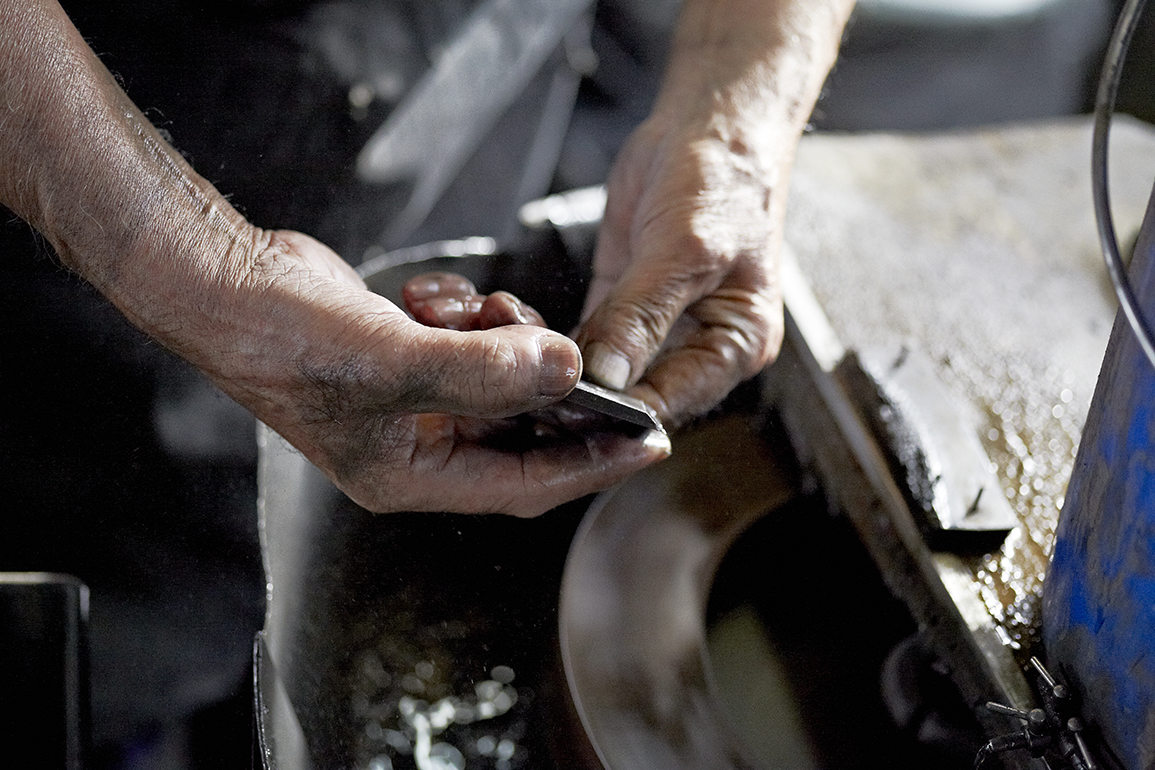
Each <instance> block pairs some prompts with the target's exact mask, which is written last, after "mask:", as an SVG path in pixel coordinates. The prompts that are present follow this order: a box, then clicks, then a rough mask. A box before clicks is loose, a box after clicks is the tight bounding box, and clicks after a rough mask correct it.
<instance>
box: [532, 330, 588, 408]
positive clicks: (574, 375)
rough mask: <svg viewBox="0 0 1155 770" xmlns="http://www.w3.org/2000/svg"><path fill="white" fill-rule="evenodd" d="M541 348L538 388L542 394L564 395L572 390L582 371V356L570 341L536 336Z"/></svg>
mask: <svg viewBox="0 0 1155 770" xmlns="http://www.w3.org/2000/svg"><path fill="white" fill-rule="evenodd" d="M537 345H538V348H539V349H540V350H541V365H542V366H541V380H540V382H539V385H538V387H539V389H540V390H541V393H542V395H544V396H564V395H565V394H566V393H569V392H570V391H571V390H573V386H574V385H576V384H577V380H578V378H579V377H580V376H581V373H582V358H581V354H580V353H578V349H577V346H576V345H574V344H573V343H572V342H568V341H564V340H558V339H553V338H552V337H543V338H538V341H537Z"/></svg>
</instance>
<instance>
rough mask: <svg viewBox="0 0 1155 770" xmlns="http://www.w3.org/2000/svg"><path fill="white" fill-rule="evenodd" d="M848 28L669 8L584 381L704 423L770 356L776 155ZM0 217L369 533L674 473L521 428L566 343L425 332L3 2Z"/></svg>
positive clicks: (608, 252)
mask: <svg viewBox="0 0 1155 770" xmlns="http://www.w3.org/2000/svg"><path fill="white" fill-rule="evenodd" d="M849 7H850V2H849V0H686V2H685V5H684V8H683V14H682V18H681V21H680V22H679V28H678V31H677V34H676V39H675V41H674V45H673V47H672V53H671V63H670V67H669V73H668V75H667V80H666V84H665V86H664V87H663V90H662V93H661V94H660V95H659V99H658V102H657V104H656V106H655V109H654V113H653V115H652V116H651V118H650V119H649V120H647V121H646V123H645V124H644V125H643V126H642V127H640V128H639V130H638V132H637V134H636V135H635V137H634V138H633V139H632V140H631V142H630V144H629V147H627V149H626V150H625V152H624V153H623V156H622V159H621V161H620V162H619V163H618V166H617V168H616V170H615V171H614V174H613V179H612V180H611V181H610V202H609V210H608V211H607V215H606V220H605V224H604V228H603V233H602V237H601V240H600V242H599V246H598V252H597V257H596V263H597V264H596V270H597V281H596V286H595V291H594V294H593V295H592V296H591V304H590V307H591V309H592V310H591V313H590V315H589V317H588V319H587V320H586V322H585V323H584V325H583V327H582V329H581V331H580V334H579V336H578V344H580V345H581V349H582V350H583V351H584V353H585V359H586V360H585V363H586V366H587V369H588V370H589V373H590V374H591V376H592V377H593V378H594V379H596V380H600V381H602V382H603V383H604V384H608V385H610V386H612V387H619V388H626V387H633V388H634V390H635V391H636V392H637V395H639V396H641V397H642V398H643V399H645V400H647V401H649V403H650V404H651V405H652V406H654V407H655V409H656V410H657V411H658V413H659V415H660V416H661V417H662V418H663V420H664V421H665V422H669V423H676V422H678V421H680V420H682V419H685V418H686V417H688V416H691V415H693V414H695V413H698V412H701V411H703V410H704V409H706V408H708V407H709V406H710V405H711V404H713V403H716V402H717V401H718V400H720V399H721V398H722V397H723V396H724V395H725V393H726V392H728V390H729V389H730V388H731V387H733V385H734V383H736V382H737V381H738V380H740V379H741V378H742V377H745V376H748V375H749V374H751V373H752V372H753V371H756V370H757V369H758V368H760V367H761V366H762V365H763V364H764V363H765V362H766V361H768V360H769V359H770V358H771V357H772V356H773V354H774V351H775V350H776V348H777V344H778V340H779V338H780V336H781V312H780V299H779V297H778V295H777V290H776V286H775V280H774V261H775V255H776V250H777V244H778V242H779V241H780V239H781V215H782V205H783V200H784V194H785V186H786V178H787V176H788V169H789V165H790V159H791V156H792V148H793V146H794V143H795V142H796V140H797V138H798V135H799V133H800V132H801V130H802V127H803V125H804V123H805V120H806V116H807V115H808V114H809V111H810V108H811V106H812V105H813V102H814V99H815V98H816V96H817V93H818V89H819V87H820V85H821V82H822V79H823V77H824V76H825V73H826V71H827V70H828V69H829V66H830V64H831V62H832V61H833V57H834V52H835V50H836V48H837V42H838V38H839V32H840V30H841V27H842V24H843V23H844V22H845V17H846V14H847V13H848V12H849ZM0 203H3V204H4V205H5V206H7V207H8V208H10V209H11V210H12V211H14V212H15V213H16V214H17V215H18V216H20V217H22V218H23V219H24V220H26V221H27V222H29V223H30V224H31V225H32V226H34V227H35V228H36V229H37V230H39V231H40V232H41V233H42V234H43V235H44V237H45V238H46V239H47V240H48V241H49V242H50V243H51V244H52V246H53V248H54V249H55V250H56V252H57V254H58V255H59V256H60V258H61V260H62V261H63V262H64V263H65V264H66V265H68V266H69V267H70V268H71V269H73V270H75V271H76V272H77V273H78V274H80V275H81V276H83V277H84V278H85V279H86V280H88V281H90V282H91V283H92V284H93V285H94V286H96V288H97V289H99V290H100V291H101V292H102V293H104V295H105V296H107V297H108V298H109V300H111V301H112V302H113V303H114V304H115V305H116V306H117V307H118V308H119V309H120V310H121V311H122V312H123V313H124V314H125V315H126V316H127V317H128V318H129V319H130V320H131V321H133V322H134V323H135V324H137V325H138V326H139V327H140V328H141V329H143V330H144V331H145V332H147V333H149V334H150V335H152V336H153V337H154V338H155V339H157V340H158V341H159V342H161V343H162V344H164V345H165V346H167V347H169V348H170V349H172V350H174V351H175V352H177V353H178V354H180V355H182V356H184V357H185V358H186V359H188V360H189V361H191V362H192V363H193V364H195V365H196V366H198V367H200V368H201V369H202V370H203V371H205V372H206V373H207V374H208V375H209V376H210V377H211V378H212V379H213V380H214V381H215V382H216V383H217V384H218V385H219V386H220V387H221V388H222V389H223V390H224V391H225V392H226V393H228V394H229V395H230V396H232V397H233V398H234V399H236V400H237V401H238V402H239V403H241V404H242V405H244V406H245V407H246V408H248V409H249V410H250V411H251V412H252V413H253V414H255V415H256V416H257V417H258V418H259V419H261V420H263V421H264V422H265V423H267V424H268V425H269V426H270V427H272V428H273V429H274V430H276V431H277V432H279V433H280V434H281V435H282V436H284V437H285V438H286V439H287V440H288V441H290V442H291V443H293V444H294V446H296V447H297V448H298V449H300V450H301V452H302V453H303V454H304V455H305V456H306V457H308V458H309V460H311V461H312V462H313V463H314V464H315V465H317V467H319V468H320V469H321V470H322V471H323V472H325V473H326V474H327V475H328V476H329V478H331V479H332V480H333V481H334V483H336V484H337V485H338V487H340V488H341V489H342V490H344V491H345V492H346V493H347V494H348V495H349V496H350V497H351V498H352V499H353V500H355V501H356V502H358V503H360V504H361V505H363V506H365V507H366V508H369V509H371V510H375V511H395V510H446V511H462V512H482V511H501V512H505V513H510V514H515V515H522V516H529V515H534V514H537V513H541V512H543V511H545V510H548V509H549V508H551V507H554V506H556V505H558V504H560V503H562V502H564V501H566V500H570V499H573V498H576V497H579V496H581V495H584V494H586V493H588V492H592V491H595V490H598V489H603V488H605V487H607V486H609V485H611V484H613V483H615V482H617V481H619V480H621V479H624V478H625V477H627V476H628V475H630V474H631V473H633V472H635V471H636V470H638V469H639V468H641V467H644V466H645V465H647V464H649V463H651V462H654V461H655V460H658V459H660V458H662V457H664V456H666V454H668V452H669V443H668V441H667V440H665V439H664V437H663V436H655V435H652V434H651V435H648V436H643V437H640V438H636V439H630V438H626V437H624V436H621V435H618V434H615V433H613V432H607V431H590V432H587V433H581V432H577V431H566V430H555V431H552V432H551V431H549V430H539V429H538V428H536V427H534V428H532V429H530V430H528V431H527V430H525V426H526V425H527V422H526V420H523V419H518V420H513V421H512V423H511V421H510V419H509V418H510V417H511V416H514V415H519V414H524V413H528V412H537V411H539V410H541V409H542V408H543V407H546V406H549V405H551V404H554V403H555V402H557V401H558V400H559V399H560V398H562V397H563V396H564V394H565V393H566V392H567V391H568V390H569V389H570V388H572V387H573V386H574V384H575V383H576V382H577V380H578V378H579V376H580V375H581V372H582V366H583V361H582V358H581V356H579V353H578V347H577V346H576V345H575V344H574V342H573V341H571V340H569V339H568V338H566V337H564V336H563V335H561V334H558V333H556V332H552V331H549V330H547V329H543V328H541V327H539V326H536V325H535V324H534V322H533V320H532V316H530V315H528V313H526V314H524V315H522V313H523V309H519V308H518V306H517V304H516V303H515V302H513V301H512V300H511V299H510V298H508V297H501V296H499V297H498V298H497V299H492V298H490V299H486V300H483V301H482V302H481V304H480V305H479V306H478V307H477V309H476V312H474V309H473V307H472V306H470V307H466V306H464V305H463V306H461V307H460V308H456V309H449V308H436V309H430V308H431V305H430V303H429V302H428V301H426V303H425V305H426V310H425V311H422V312H428V313H429V315H427V316H425V317H424V318H426V319H432V320H434V321H436V322H437V323H436V324H435V325H433V326H431V325H427V324H425V323H419V322H418V321H414V320H412V319H410V318H409V317H408V316H407V315H406V314H405V313H404V312H403V311H402V310H401V309H400V308H397V307H396V306H394V305H393V304H392V303H390V302H388V301H387V300H385V299H383V298H381V297H377V296H375V295H373V294H371V293H369V292H367V291H366V290H365V288H364V286H363V285H362V284H361V282H360V281H359V280H358V279H357V277H356V275H355V274H354V273H353V272H352V271H351V270H350V269H349V268H348V266H347V265H345V264H344V263H343V262H342V261H341V260H340V259H339V258H338V257H337V255H336V254H334V253H333V252H332V251H331V250H329V249H328V248H326V247H325V246H323V245H322V244H320V243H318V242H316V241H314V240H313V239H311V238H308V237H307V236H304V235H302V234H300V233H293V232H287V231H280V232H268V231H265V230H261V229H259V228H257V227H255V226H253V225H252V224H250V223H249V222H247V221H246V220H245V219H244V218H243V217H242V216H241V215H240V214H239V213H237V211H236V210H235V209H233V207H232V206H231V205H230V204H229V202H228V201H227V200H226V199H225V198H224V197H223V196H222V195H221V194H220V193H219V192H218V191H217V190H216V189H215V188H214V187H213V186H212V185H211V184H209V183H208V182H207V181H206V180H205V179H203V178H202V177H200V176H199V175H198V174H197V173H196V172H195V171H193V169H192V168H191V167H189V165H188V164H187V163H186V162H185V160H184V159H183V158H182V157H181V156H180V155H179V153H177V152H176V151H175V150H173V148H172V147H170V146H169V145H168V144H167V143H166V141H165V140H164V139H163V138H162V137H161V136H160V135H159V134H158V133H157V131H156V130H155V129H154V127H153V126H152V125H151V124H150V123H149V122H148V120H147V119H145V118H144V116H143V115H142V114H141V112H140V110H138V109H137V108H136V106H135V105H133V104H132V103H131V101H129V99H128V97H127V96H126V95H125V94H124V93H123V91H121V89H120V87H119V86H118V84H117V83H116V81H115V80H114V79H113V78H112V76H111V75H110V74H109V73H108V71H107V70H106V69H105V68H104V66H103V64H101V62H100V61H99V60H98V59H97V58H96V56H95V55H94V54H93V53H92V51H91V50H90V49H89V48H88V46H87V45H86V44H85V42H84V40H83V39H82V38H81V37H80V35H79V33H78V32H77V31H76V30H75V29H74V28H73V27H72V24H71V22H70V21H69V20H68V18H67V17H66V16H65V14H64V12H63V10H62V9H61V8H60V6H59V5H58V4H57V2H56V1H55V0H20V1H19V2H4V3H0ZM454 313H456V315H457V319H456V320H451V319H450V316H451V315H453V314H454ZM419 317H421V316H420V315H419ZM510 321H512V323H507V322H510ZM454 325H457V326H459V327H460V328H441V327H452V326H454ZM679 325H680V326H682V327H685V328H683V329H678V328H677V327H678V326H679ZM528 424H530V425H537V424H540V421H536V420H533V419H531V420H530V422H529V423H528ZM561 427H562V428H565V425H564V421H563V425H562V426H561Z"/></svg>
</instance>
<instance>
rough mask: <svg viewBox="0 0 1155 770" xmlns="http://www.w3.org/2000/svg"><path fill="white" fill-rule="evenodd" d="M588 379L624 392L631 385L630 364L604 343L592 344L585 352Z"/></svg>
mask: <svg viewBox="0 0 1155 770" xmlns="http://www.w3.org/2000/svg"><path fill="white" fill-rule="evenodd" d="M585 367H586V369H585V371H586V377H588V378H589V379H591V380H593V381H594V382H596V383H597V384H599V385H604V386H606V387H607V388H613V389H614V390H624V389H625V387H626V386H627V385H629V384H630V362H629V359H627V358H626V357H625V356H623V355H622V354H621V353H619V352H617V351H616V350H614V349H613V348H611V347H610V346H609V345H607V344H605V343H604V342H591V343H590V344H589V345H588V346H586V350H585Z"/></svg>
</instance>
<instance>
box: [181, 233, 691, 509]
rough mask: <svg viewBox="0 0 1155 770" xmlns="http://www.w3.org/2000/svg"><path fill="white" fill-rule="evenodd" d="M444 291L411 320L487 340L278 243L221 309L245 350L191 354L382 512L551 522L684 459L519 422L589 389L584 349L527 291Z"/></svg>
mask: <svg viewBox="0 0 1155 770" xmlns="http://www.w3.org/2000/svg"><path fill="white" fill-rule="evenodd" d="M469 288H470V289H472V287H469ZM421 291H424V295H423V296H422V297H421V298H418V297H417V294H418V293H420V292H421ZM435 293H436V284H434V283H432V282H430V281H427V282H426V283H425V284H424V286H423V287H422V286H416V287H415V286H414V285H413V284H411V285H410V288H409V289H408V290H407V295H408V299H409V300H410V307H411V309H413V310H415V311H416V314H417V315H418V316H419V317H421V316H422V313H423V312H424V318H423V320H425V321H432V322H434V323H435V324H436V326H442V327H444V326H451V325H453V323H452V322H453V321H456V322H459V324H460V325H461V327H462V328H469V329H472V330H471V331H458V330H454V329H451V328H435V327H434V326H429V325H426V324H425V323H419V322H415V321H413V320H410V319H409V317H408V316H407V315H406V314H405V313H404V312H403V311H402V310H401V309H400V308H398V307H397V306H395V305H394V304H392V303H391V302H389V301H388V300H386V299H384V298H382V297H380V296H377V295H375V294H372V293H370V292H368V291H366V290H364V287H363V284H362V283H361V281H360V280H359V278H358V277H357V276H356V274H355V273H354V272H353V271H352V270H351V269H349V267H348V266H347V265H346V264H345V263H344V262H343V261H342V260H341V259H340V258H339V257H338V256H337V255H336V254H334V253H333V252H332V251H330V250H329V249H328V248H326V247H325V246H323V245H322V244H320V243H318V242H316V241H314V240H313V239H311V238H308V237H306V236H303V235H301V234H299V233H291V232H277V233H272V234H270V235H268V236H267V242H266V243H265V244H264V245H263V247H262V248H261V249H260V251H259V253H258V257H257V264H256V269H254V270H253V271H251V273H250V278H249V279H248V280H246V281H245V282H243V283H241V284H239V285H238V286H237V288H236V290H235V291H233V292H231V296H230V299H229V304H228V306H227V307H222V308H220V309H219V313H218V315H219V316H220V317H221V318H222V319H225V320H227V321H228V331H227V334H225V335H224V336H223V337H221V339H222V340H227V341H228V345H229V347H231V348H234V349H235V352H232V353H230V351H228V350H216V351H207V353H208V354H207V355H206V351H205V350H204V349H203V348H202V349H198V350H196V351H194V352H193V353H192V355H190V357H191V358H194V359H196V360H198V361H199V362H202V365H203V366H204V368H206V369H208V370H209V371H210V373H212V374H213V375H214V377H215V379H216V380H217V381H218V383H219V384H220V385H221V387H222V388H224V389H225V390H226V391H227V392H229V394H230V395H232V396H233V397H234V398H236V399H237V400H238V401H240V402H241V403H242V404H244V405H245V406H247V407H249V408H250V409H251V410H252V411H253V412H254V413H255V414H256V415H257V416H258V417H259V418H260V419H262V420H263V421H264V422H266V423H267V424H268V425H270V426H271V427H272V428H274V429H275V430H276V431H277V432H278V433H280V434H281V435H282V436H284V437H285V438H286V439H287V440H288V441H289V442H291V443H292V444H294V445H295V446H296V447H297V448H298V449H300V450H301V451H302V452H303V453H304V454H305V455H306V456H307V457H308V458H309V459H310V460H311V461H312V462H313V463H314V464H315V465H317V466H318V467H319V468H320V469H321V470H322V471H324V472H325V473H326V475H328V476H329V477H330V478H331V479H332V480H333V481H334V482H335V483H336V484H337V486H338V487H340V488H341V489H342V490H343V491H344V492H345V493H346V494H348V495H349V496H350V497H351V498H352V499H353V500H354V501H355V502H357V503H359V504H360V505H362V506H364V507H366V508H369V509H371V510H375V511H398V510H444V511H458V512H469V513H478V512H504V513H510V514H514V515H520V516H528V515H535V514H539V513H542V512H544V511H546V510H549V509H550V508H553V507H556V506H557V505H560V504H562V503H564V502H567V501H569V500H572V499H575V498H577V497H580V496H582V495H585V494H588V493H590V492H594V491H598V490H600V489H604V488H606V487H608V486H610V485H612V484H614V483H616V482H617V481H620V480H621V479H623V478H625V477H626V476H627V475H629V474H631V473H633V472H634V471H636V470H638V469H639V468H641V467H643V466H645V465H647V464H648V463H650V462H652V461H654V460H656V459H660V458H662V457H664V456H665V455H666V454H668V453H669V445H668V441H666V440H665V439H664V437H653V438H650V439H646V438H639V439H629V438H626V437H624V436H621V435H616V434H614V433H610V432H600V433H592V434H589V435H583V436H575V435H574V434H572V433H571V434H567V435H566V436H565V437H564V439H562V438H559V436H558V435H557V434H556V432H555V431H552V430H544V431H543V430H535V429H534V422H533V421H532V420H527V419H525V418H521V417H517V416H518V415H521V414H522V413H525V412H529V411H531V410H537V409H541V408H542V407H545V406H547V405H549V404H552V403H553V402H555V401H557V400H558V399H560V398H562V397H563V396H564V395H565V394H566V393H568V392H569V390H570V389H572V388H573V386H574V385H575V384H576V383H577V381H578V378H579V377H580V375H581V357H580V355H579V353H578V349H577V346H576V345H575V344H574V343H573V342H572V341H571V340H570V339H568V338H567V337H565V336H563V335H561V334H558V333H555V332H551V331H549V330H548V329H545V328H543V327H542V325H541V319H540V316H538V315H537V314H536V313H535V312H533V311H532V310H531V309H529V308H527V307H526V306H525V305H523V304H522V303H520V301H518V300H516V298H514V297H513V296H512V295H508V294H498V295H493V296H491V297H490V298H489V299H488V300H486V301H484V302H481V303H478V304H477V306H476V307H473V306H472V305H470V303H469V302H468V301H464V302H463V301H462V295H461V294H460V293H458V294H456V295H455V296H454V297H453V298H452V299H449V300H446V301H445V302H441V303H438V302H437V299H436V298H435V297H434V294H435ZM470 293H471V294H472V293H473V292H472V291H471V292H470ZM483 299H484V298H483ZM423 308H424V310H423ZM508 324H513V325H508ZM194 344H195V345H198V346H199V345H203V340H195V341H194Z"/></svg>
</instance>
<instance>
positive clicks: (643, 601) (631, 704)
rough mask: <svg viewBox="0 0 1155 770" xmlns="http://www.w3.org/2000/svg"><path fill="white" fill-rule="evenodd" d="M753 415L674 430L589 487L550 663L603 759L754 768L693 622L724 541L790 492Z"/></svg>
mask: <svg viewBox="0 0 1155 770" xmlns="http://www.w3.org/2000/svg"><path fill="white" fill-rule="evenodd" d="M753 422H754V420H752V419H751V418H750V416H749V415H737V416H730V417H728V418H724V419H721V420H718V421H712V422H711V423H709V424H707V425H705V426H702V427H701V428H699V429H697V430H695V431H692V432H689V433H681V434H678V435H677V436H675V438H674V452H673V454H672V455H671V457H670V458H669V459H668V460H665V461H664V462H661V463H659V464H657V465H655V466H651V467H650V468H648V469H647V470H645V471H642V472H641V473H639V474H638V475H636V476H634V477H633V478H631V479H630V480H629V481H627V482H626V483H625V484H623V485H622V486H620V487H618V488H617V489H616V490H614V491H612V492H609V493H606V494H605V495H603V496H602V497H600V498H599V499H598V501H597V502H595V504H594V507H593V508H592V509H591V510H590V512H589V513H588V514H587V516H586V519H585V521H584V522H583V524H582V527H581V529H580V530H579V531H578V533H577V535H576V537H575V538H574V542H573V545H572V547H571V550H570V555H569V558H568V560H567V562H566V569H565V576H564V578H563V582H562V591H561V609H560V616H559V624H560V628H559V631H560V640H561V652H562V661H563V665H564V667H565V674H566V679H567V681H568V682H569V687H570V695H571V696H572V698H573V701H574V705H575V707H576V710H577V712H578V716H579V717H580V719H581V723H582V726H583V727H584V728H585V731H586V734H587V737H588V739H589V741H590V743H591V744H592V746H593V748H594V751H595V752H596V753H597V756H598V758H599V759H600V761H601V763H602V765H603V766H604V767H605V768H608V770H700V769H701V768H711V770H728V769H730V768H734V769H737V768H753V767H756V764H755V762H754V760H753V758H752V757H751V756H750V754H749V752H748V750H747V748H746V747H745V745H744V744H743V743H742V742H741V740H740V739H739V738H738V737H737V736H736V735H735V733H734V730H733V728H732V727H731V724H732V723H731V721H730V718H729V717H727V715H726V714H725V713H724V712H723V706H722V704H721V701H720V700H719V699H718V698H717V697H716V693H715V692H714V689H713V688H714V686H713V683H712V679H711V674H710V671H709V667H708V665H707V663H706V661H707V654H706V623H705V617H706V601H707V598H708V595H709V591H710V586H711V584H712V582H713V576H714V573H715V572H716V570H717V567H718V565H719V563H720V562H721V559H722V557H723V555H724V554H725V553H726V551H727V550H728V549H729V547H730V545H731V543H732V542H733V541H734V539H735V538H737V536H738V535H739V534H740V533H741V532H742V531H743V530H744V529H745V528H746V527H747V526H749V525H750V524H751V523H752V522H753V521H755V520H757V519H759V518H761V517H762V516H765V515H766V514H768V513H769V512H771V511H773V510H774V509H775V508H777V507H779V506H781V505H782V504H783V503H785V502H786V501H787V500H789V499H790V498H791V497H792V496H793V495H794V494H795V492H796V487H795V480H794V479H793V478H792V477H791V476H790V475H789V474H788V473H787V472H786V471H784V468H786V467H789V464H788V463H782V462H780V461H779V460H778V457H777V451H778V449H777V448H776V447H772V446H769V445H768V444H767V442H765V441H763V440H762V439H761V438H760V437H759V434H758V432H757V430H756V429H755V428H754V427H753V426H752V423H753Z"/></svg>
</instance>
